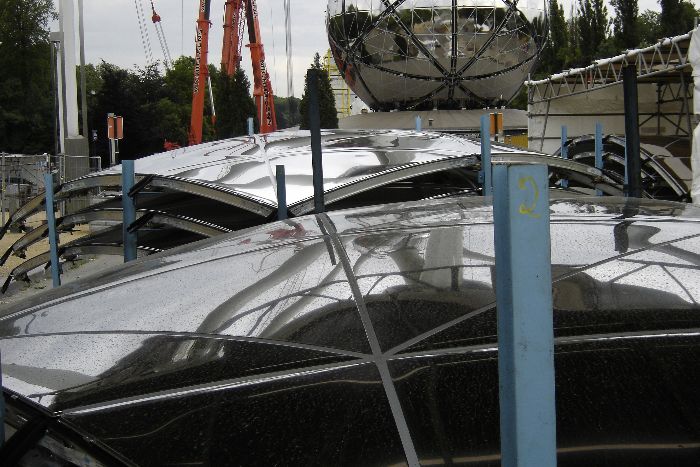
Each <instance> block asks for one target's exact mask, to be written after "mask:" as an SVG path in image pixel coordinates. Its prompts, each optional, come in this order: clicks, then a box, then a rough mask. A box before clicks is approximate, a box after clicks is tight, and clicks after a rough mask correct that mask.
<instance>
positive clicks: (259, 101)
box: [189, 0, 277, 145]
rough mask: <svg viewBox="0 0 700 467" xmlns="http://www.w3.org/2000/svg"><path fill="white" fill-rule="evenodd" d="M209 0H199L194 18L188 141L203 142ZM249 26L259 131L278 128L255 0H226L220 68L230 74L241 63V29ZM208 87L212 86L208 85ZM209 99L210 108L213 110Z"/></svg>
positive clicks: (191, 142)
mask: <svg viewBox="0 0 700 467" xmlns="http://www.w3.org/2000/svg"><path fill="white" fill-rule="evenodd" d="M210 6H211V0H200V2H199V19H198V20H197V46H196V51H195V68H194V85H193V87H192V119H191V122H190V135H189V144H190V145H193V144H199V143H201V142H202V121H203V113H204V93H205V84H206V82H207V81H208V76H209V73H208V69H207V52H208V43H209V27H210V25H211V22H210V21H209V10H210ZM246 26H247V28H248V38H249V42H250V44H248V46H247V47H249V48H250V55H251V58H252V61H253V98H254V100H255V106H256V108H257V111H258V119H259V121H260V132H261V133H270V132H273V131H276V130H277V116H276V115H275V103H274V96H273V93H272V82H271V81H270V75H269V73H268V71H267V64H266V63H265V50H264V48H263V44H262V37H261V34H260V22H259V20H258V8H257V5H256V3H255V0H226V6H225V9H224V43H223V48H222V51H221V69H222V71H223V72H225V73H226V74H227V75H228V76H233V75H234V74H235V73H236V71H237V70H238V67H239V66H240V63H241V46H242V42H243V31H244V29H245V28H246ZM210 89H211V86H210ZM213 107H214V105H213V101H212V109H213Z"/></svg>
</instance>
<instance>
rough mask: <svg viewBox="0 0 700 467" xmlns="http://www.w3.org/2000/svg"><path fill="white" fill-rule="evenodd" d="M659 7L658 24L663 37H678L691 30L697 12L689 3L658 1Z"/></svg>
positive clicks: (671, 0) (675, 0)
mask: <svg viewBox="0 0 700 467" xmlns="http://www.w3.org/2000/svg"><path fill="white" fill-rule="evenodd" d="M659 5H661V14H660V15H659V22H660V26H661V34H662V35H663V36H665V37H672V36H678V35H680V34H685V33H687V32H688V31H690V30H691V29H693V26H694V23H695V17H696V16H698V10H696V9H695V6H694V5H693V4H692V3H691V2H688V1H684V0H659Z"/></svg>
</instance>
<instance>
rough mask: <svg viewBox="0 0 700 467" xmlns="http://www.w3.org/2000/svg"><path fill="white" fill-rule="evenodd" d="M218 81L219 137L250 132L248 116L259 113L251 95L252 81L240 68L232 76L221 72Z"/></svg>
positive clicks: (217, 133) (215, 91) (215, 94)
mask: <svg viewBox="0 0 700 467" xmlns="http://www.w3.org/2000/svg"><path fill="white" fill-rule="evenodd" d="M216 82H217V85H216V86H214V97H215V99H216V111H217V117H216V135H217V137H218V138H231V137H234V136H241V135H245V134H248V118H249V117H255V116H256V115H257V110H256V107H255V102H253V98H252V97H251V96H250V81H248V78H247V77H246V75H245V73H244V72H243V70H242V69H241V68H239V69H238V70H237V71H236V74H235V75H233V76H231V77H229V76H227V75H226V73H219V76H218V77H217V80H216ZM256 124H257V119H256Z"/></svg>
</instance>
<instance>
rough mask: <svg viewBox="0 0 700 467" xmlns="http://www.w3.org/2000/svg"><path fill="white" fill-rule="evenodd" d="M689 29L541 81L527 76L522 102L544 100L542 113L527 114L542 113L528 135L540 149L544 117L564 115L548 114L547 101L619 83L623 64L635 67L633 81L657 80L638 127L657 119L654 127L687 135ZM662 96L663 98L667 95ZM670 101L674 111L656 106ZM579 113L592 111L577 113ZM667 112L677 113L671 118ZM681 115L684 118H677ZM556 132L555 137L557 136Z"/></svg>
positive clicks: (545, 137)
mask: <svg viewBox="0 0 700 467" xmlns="http://www.w3.org/2000/svg"><path fill="white" fill-rule="evenodd" d="M692 35H693V31H690V32H688V33H687V34H683V35H680V36H675V37H672V38H666V39H663V40H661V41H659V42H658V43H656V44H654V45H652V46H650V47H646V48H642V49H633V50H628V51H625V53H623V54H621V55H617V56H615V57H611V58H606V59H600V60H596V61H595V62H593V63H592V64H591V65H589V66H587V67H583V68H574V69H571V70H567V71H564V72H562V73H557V74H554V75H552V76H550V77H549V78H546V79H541V80H536V81H535V80H528V81H526V82H525V85H526V86H527V88H528V104H529V106H530V107H531V106H532V105H533V104H539V103H546V110H545V112H544V114H541V113H534V112H530V117H531V118H532V117H541V116H544V125H543V129H542V133H541V134H538V135H532V134H531V135H530V136H529V138H528V139H529V140H530V141H539V149H540V150H542V149H543V146H544V141H545V139H547V138H550V139H551V138H554V137H553V136H552V137H548V136H546V131H547V123H548V120H549V117H550V116H559V117H562V116H565V115H562V114H559V113H556V114H552V113H550V104H551V102H552V101H554V100H557V99H563V98H566V97H570V96H576V95H581V94H586V93H591V92H594V91H597V90H600V89H605V88H609V87H611V86H618V85H621V84H622V83H623V71H624V69H625V68H626V67H628V66H634V67H635V68H636V77H637V82H638V83H639V84H649V83H653V84H656V85H657V101H656V111H655V112H651V113H649V112H646V113H645V112H640V113H639V115H640V116H641V117H644V118H643V119H641V121H640V122H639V126H640V127H641V126H642V125H644V124H646V123H648V122H649V121H651V120H652V119H654V118H656V119H657V132H659V131H660V126H661V120H662V119H664V120H665V121H668V122H669V123H671V124H672V125H673V128H674V130H675V135H683V136H690V132H689V131H688V128H691V118H692V109H691V104H690V100H691V99H692V84H691V81H692V67H691V64H690V62H689V60H688V51H689V46H690V39H691V37H692ZM667 97H668V98H667ZM672 102H681V103H682V104H681V109H680V111H678V112H670V113H669V112H663V111H662V109H661V106H662V105H663V104H668V103H672ZM604 115H605V116H623V115H624V112H617V113H605V114H604ZM580 116H583V117H586V116H593V115H588V114H585V115H584V114H581V115H580ZM672 117H677V119H676V120H675V121H674V120H673V119H672ZM684 119H685V121H683V120H684ZM558 138H559V137H558V136H557V139H558Z"/></svg>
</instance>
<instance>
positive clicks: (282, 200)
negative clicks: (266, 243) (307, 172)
mask: <svg viewBox="0 0 700 467" xmlns="http://www.w3.org/2000/svg"><path fill="white" fill-rule="evenodd" d="M275 175H276V177H277V219H278V220H281V221H283V220H285V219H286V218H287V217H288V216H287V181H286V178H285V176H284V166H283V165H277V166H275Z"/></svg>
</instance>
